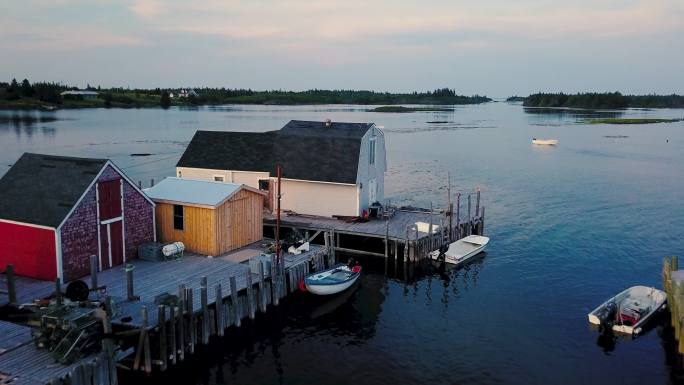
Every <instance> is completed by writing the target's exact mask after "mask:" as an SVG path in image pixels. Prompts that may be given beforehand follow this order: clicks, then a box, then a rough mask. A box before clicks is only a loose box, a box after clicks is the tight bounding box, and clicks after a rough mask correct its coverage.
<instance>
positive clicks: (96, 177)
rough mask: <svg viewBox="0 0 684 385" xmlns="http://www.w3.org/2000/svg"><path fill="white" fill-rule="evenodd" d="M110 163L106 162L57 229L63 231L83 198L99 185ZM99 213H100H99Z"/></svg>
mask: <svg viewBox="0 0 684 385" xmlns="http://www.w3.org/2000/svg"><path fill="white" fill-rule="evenodd" d="M108 163H109V161H107V162H105V164H104V166H102V168H101V169H100V171H99V172H98V173H97V175H95V178H93V180H92V181H91V182H90V184H89V185H88V187H87V188H86V189H85V190H83V193H82V194H81V196H80V197H79V198H78V200H77V201H76V203H74V205H73V206H71V209H70V210H69V212H68V213H67V215H65V216H64V219H62V222H61V223H60V224H59V226H57V229H61V228H62V226H64V223H66V221H67V219H69V217H71V214H73V213H74V210H76V207H78V205H80V204H81V201H83V198H85V196H86V194H88V191H90V189H91V188H92V187H93V186H94V185H96V184H97V180H98V179H100V176H101V175H102V173H103V172H104V170H105V169H106V168H107V164H108ZM98 212H99V211H98Z"/></svg>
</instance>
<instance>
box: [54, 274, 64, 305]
mask: <svg viewBox="0 0 684 385" xmlns="http://www.w3.org/2000/svg"><path fill="white" fill-rule="evenodd" d="M55 296H56V297H57V305H59V306H62V303H63V302H64V299H63V298H62V280H61V279H60V278H59V277H57V279H55Z"/></svg>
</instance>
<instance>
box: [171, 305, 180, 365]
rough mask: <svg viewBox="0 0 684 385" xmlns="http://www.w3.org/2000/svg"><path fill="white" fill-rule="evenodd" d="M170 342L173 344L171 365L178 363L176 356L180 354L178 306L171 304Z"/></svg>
mask: <svg viewBox="0 0 684 385" xmlns="http://www.w3.org/2000/svg"><path fill="white" fill-rule="evenodd" d="M169 314H170V316H171V317H170V319H169V344H170V345H171V365H176V356H177V355H178V345H177V344H178V331H177V330H176V326H177V323H178V307H177V306H169Z"/></svg>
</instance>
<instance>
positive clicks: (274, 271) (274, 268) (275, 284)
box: [271, 236, 325, 306]
mask: <svg viewBox="0 0 684 385" xmlns="http://www.w3.org/2000/svg"><path fill="white" fill-rule="evenodd" d="M324 237H325V236H324ZM279 290H280V276H279V274H278V265H276V261H275V256H274V255H271V298H272V299H273V301H272V302H273V305H275V306H278V305H279V304H280V292H279Z"/></svg>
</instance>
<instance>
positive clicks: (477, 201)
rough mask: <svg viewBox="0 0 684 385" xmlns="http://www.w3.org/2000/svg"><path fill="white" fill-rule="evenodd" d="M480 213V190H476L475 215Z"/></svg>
mask: <svg viewBox="0 0 684 385" xmlns="http://www.w3.org/2000/svg"><path fill="white" fill-rule="evenodd" d="M479 213H480V188H479V187H478V188H477V198H475V215H477V214H479Z"/></svg>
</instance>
